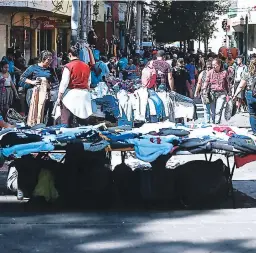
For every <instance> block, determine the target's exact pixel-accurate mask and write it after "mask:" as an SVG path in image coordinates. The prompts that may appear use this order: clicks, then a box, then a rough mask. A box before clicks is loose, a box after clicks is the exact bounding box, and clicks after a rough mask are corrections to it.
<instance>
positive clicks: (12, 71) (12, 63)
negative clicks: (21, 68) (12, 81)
mask: <svg viewBox="0 0 256 253" xmlns="http://www.w3.org/2000/svg"><path fill="white" fill-rule="evenodd" d="M2 61H5V62H7V63H8V65H9V73H11V74H12V73H14V61H13V60H11V61H10V60H9V59H8V58H7V57H6V56H4V57H3V58H2Z"/></svg>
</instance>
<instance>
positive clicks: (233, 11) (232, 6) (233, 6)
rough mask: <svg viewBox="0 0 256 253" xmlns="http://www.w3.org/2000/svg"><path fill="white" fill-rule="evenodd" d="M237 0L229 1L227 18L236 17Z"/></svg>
mask: <svg viewBox="0 0 256 253" xmlns="http://www.w3.org/2000/svg"><path fill="white" fill-rule="evenodd" d="M237 2H238V0H232V1H231V3H230V7H229V10H228V18H235V17H237V6H238V5H237Z"/></svg>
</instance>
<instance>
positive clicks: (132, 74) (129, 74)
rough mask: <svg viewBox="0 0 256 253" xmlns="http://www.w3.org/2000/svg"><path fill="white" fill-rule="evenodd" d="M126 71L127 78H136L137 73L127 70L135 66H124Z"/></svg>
mask: <svg viewBox="0 0 256 253" xmlns="http://www.w3.org/2000/svg"><path fill="white" fill-rule="evenodd" d="M125 69H126V70H127V72H128V76H127V78H128V79H130V80H133V79H136V78H137V75H136V73H135V72H129V70H136V66H135V65H131V66H130V65H128V66H127V67H126V68H125Z"/></svg>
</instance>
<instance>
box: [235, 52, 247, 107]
mask: <svg viewBox="0 0 256 253" xmlns="http://www.w3.org/2000/svg"><path fill="white" fill-rule="evenodd" d="M233 68H234V88H233V94H235V92H236V90H237V88H238V86H239V84H240V82H241V78H242V74H243V73H244V72H247V71H248V69H247V66H246V65H244V64H243V56H238V57H237V59H236V65H234V66H233ZM244 94H245V91H244V90H242V91H241V92H240V93H239V94H238V95H237V101H236V106H237V111H238V112H239V111H240V109H241V105H242V103H243V100H244V98H245V95H244Z"/></svg>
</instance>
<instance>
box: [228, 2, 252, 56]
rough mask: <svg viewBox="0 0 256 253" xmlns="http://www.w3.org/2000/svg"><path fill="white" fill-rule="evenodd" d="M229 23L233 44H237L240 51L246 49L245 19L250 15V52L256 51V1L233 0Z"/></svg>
mask: <svg viewBox="0 0 256 253" xmlns="http://www.w3.org/2000/svg"><path fill="white" fill-rule="evenodd" d="M228 15H229V18H228V25H229V27H230V31H229V34H228V35H229V38H230V44H231V46H233V45H234V46H237V47H238V48H239V50H240V53H244V50H245V43H244V42H245V33H246V29H245V28H246V27H245V19H246V15H247V16H248V53H249V54H250V53H256V35H255V34H256V2H255V1H252V0H232V2H231V8H230V12H229V14H228Z"/></svg>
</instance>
